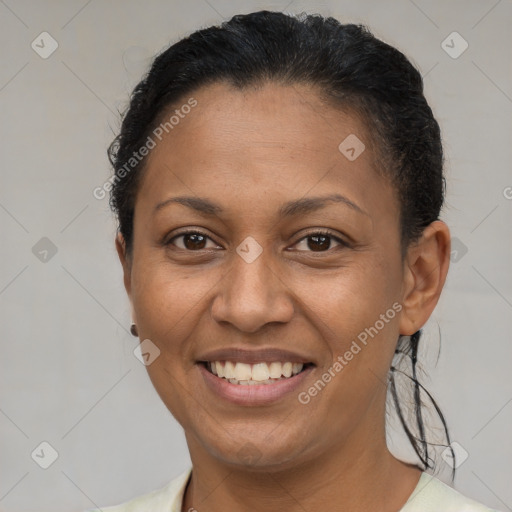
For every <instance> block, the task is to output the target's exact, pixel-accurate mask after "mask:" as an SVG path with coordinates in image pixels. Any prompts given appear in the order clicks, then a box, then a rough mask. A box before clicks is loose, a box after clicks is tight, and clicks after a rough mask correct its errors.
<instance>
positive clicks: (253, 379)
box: [199, 361, 314, 386]
mask: <svg viewBox="0 0 512 512" xmlns="http://www.w3.org/2000/svg"><path fill="white" fill-rule="evenodd" d="M199 364H200V365H202V366H203V367H204V368H205V369H206V370H207V371H208V372H210V373H211V374H213V375H215V376H217V377H218V378H219V379H223V380H225V381H227V382H229V383H230V384H234V385H238V386H258V385H271V384H274V383H276V382H279V381H283V380H287V379H291V378H293V377H295V376H296V375H299V374H300V373H302V372H304V371H306V370H307V369H308V368H310V367H312V366H314V365H313V363H295V362H291V361H283V362H280V361H271V362H265V361H262V362H258V363H254V364H248V363H243V362H240V361H199Z"/></svg>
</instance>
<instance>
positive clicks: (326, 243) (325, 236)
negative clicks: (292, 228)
mask: <svg viewBox="0 0 512 512" xmlns="http://www.w3.org/2000/svg"><path fill="white" fill-rule="evenodd" d="M332 240H334V241H336V243H337V244H338V245H339V246H342V247H348V243H346V242H345V241H344V240H342V239H341V238H339V237H337V236H335V235H333V234H332V233H331V232H329V231H315V232H313V233H309V234H308V235H306V236H305V237H303V238H301V239H300V240H299V241H298V242H297V243H296V244H295V245H300V244H302V246H303V247H304V246H306V247H307V248H308V249H310V251H311V252H327V251H328V250H329V249H331V242H332ZM299 251H300V252H309V251H307V250H305V251H304V250H299Z"/></svg>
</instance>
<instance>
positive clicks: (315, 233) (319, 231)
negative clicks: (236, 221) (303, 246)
mask: <svg viewBox="0 0 512 512" xmlns="http://www.w3.org/2000/svg"><path fill="white" fill-rule="evenodd" d="M186 235H200V236H203V237H205V238H208V239H210V240H211V241H212V242H214V240H212V238H211V237H210V236H208V235H207V234H206V233H203V232H202V231H197V230H191V231H183V232H182V233H178V234H177V235H174V236H173V237H172V238H171V239H169V240H168V241H167V242H164V245H166V246H168V245H174V244H173V241H174V240H176V239H177V238H179V237H182V236H186ZM315 235H320V236H327V237H329V238H331V239H332V240H335V241H336V242H338V243H339V244H340V246H342V247H350V245H349V244H348V243H347V242H345V241H344V240H342V239H341V238H339V237H338V236H336V235H334V234H333V233H331V232H330V231H326V230H321V229H320V230H318V231H312V232H311V233H307V234H306V235H305V236H303V237H302V238H300V239H299V240H297V242H295V244H294V245H297V244H298V243H299V242H302V241H303V240H306V239H307V238H309V237H312V236H315ZM177 249H180V250H183V251H187V252H200V251H201V250H203V251H204V250H207V249H199V250H197V251H192V250H189V249H182V248H181V247H177ZM332 250H333V248H331V247H330V248H329V249H327V250H326V251H299V252H316V253H328V252H329V251H332Z"/></svg>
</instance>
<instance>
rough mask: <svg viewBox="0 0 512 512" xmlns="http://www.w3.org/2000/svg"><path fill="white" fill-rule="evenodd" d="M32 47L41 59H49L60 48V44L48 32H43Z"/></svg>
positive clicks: (33, 42)
mask: <svg viewBox="0 0 512 512" xmlns="http://www.w3.org/2000/svg"><path fill="white" fill-rule="evenodd" d="M30 46H31V47H32V50H34V51H35V52H36V53H37V54H38V55H39V57H41V58H42V59H47V58H48V57H49V56H50V55H51V54H52V53H53V52H54V51H55V50H56V49H57V48H58V47H59V43H57V41H56V40H55V39H54V38H53V37H52V36H51V35H50V34H48V32H41V33H40V34H39V35H38V36H37V37H36V38H35V39H34V40H33V41H32V44H31V45H30Z"/></svg>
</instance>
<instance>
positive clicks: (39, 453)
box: [30, 441, 59, 469]
mask: <svg viewBox="0 0 512 512" xmlns="http://www.w3.org/2000/svg"><path fill="white" fill-rule="evenodd" d="M30 456H31V457H32V460H33V461H34V462H35V463H36V464H37V465H38V466H39V467H41V468H43V469H48V468H49V467H50V466H51V465H52V464H53V463H54V462H55V461H56V460H57V459H58V458H59V454H58V452H57V450H56V449H55V448H54V447H53V446H52V445H51V444H50V443H49V442H48V441H43V442H42V443H40V444H39V445H38V446H37V447H36V448H35V449H34V450H33V452H32V453H31V454H30Z"/></svg>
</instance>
